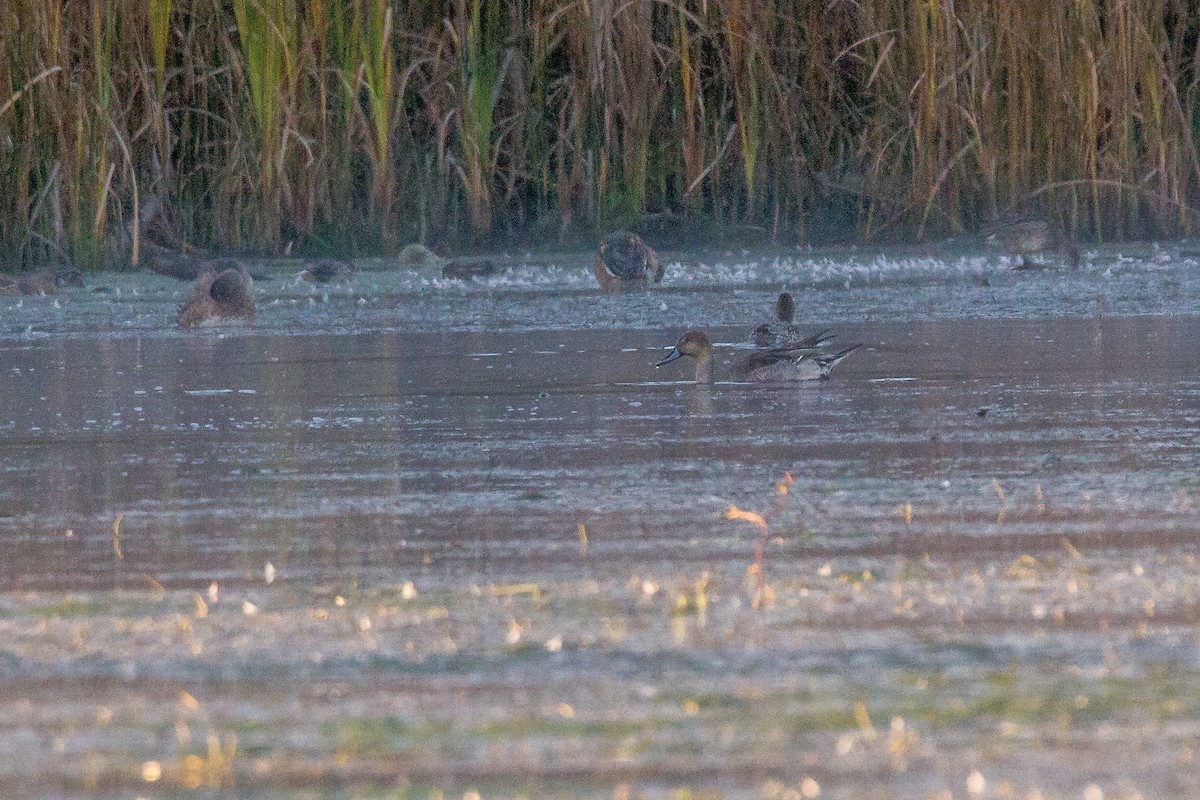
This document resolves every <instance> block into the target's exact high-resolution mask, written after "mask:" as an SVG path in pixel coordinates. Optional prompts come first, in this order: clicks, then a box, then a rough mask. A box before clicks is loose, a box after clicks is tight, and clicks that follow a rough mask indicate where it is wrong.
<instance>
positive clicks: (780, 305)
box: [775, 292, 796, 325]
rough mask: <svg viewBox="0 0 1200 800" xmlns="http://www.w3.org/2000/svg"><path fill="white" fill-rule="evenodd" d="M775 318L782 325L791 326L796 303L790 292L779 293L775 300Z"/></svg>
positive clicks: (794, 315) (794, 316)
mask: <svg viewBox="0 0 1200 800" xmlns="http://www.w3.org/2000/svg"><path fill="white" fill-rule="evenodd" d="M775 318H776V319H778V320H779V321H780V322H782V323H783V324H784V325H791V324H792V320H793V319H795V318H796V301H795V300H793V299H792V295H791V293H790V292H780V293H779V297H777V298H776V299H775Z"/></svg>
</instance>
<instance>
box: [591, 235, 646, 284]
mask: <svg viewBox="0 0 1200 800" xmlns="http://www.w3.org/2000/svg"><path fill="white" fill-rule="evenodd" d="M593 269H594V270H595V272H596V280H597V281H599V282H600V288H602V289H620V288H621V287H623V286H636V285H645V284H646V283H648V282H650V281H654V282H655V283H659V282H660V281H662V278H663V267H662V265H661V264H659V263H658V259H657V258H655V256H654V251H653V250H652V249H650V246H649V245H648V244H646V243H645V242H643V241H642V237H640V236H638V235H637V234H636V233H628V232H626V231H618V232H616V233H610V234H609V235H608V236H605V237H604V241H602V242H601V243H600V247H599V248H597V249H596V258H595V261H594V263H593Z"/></svg>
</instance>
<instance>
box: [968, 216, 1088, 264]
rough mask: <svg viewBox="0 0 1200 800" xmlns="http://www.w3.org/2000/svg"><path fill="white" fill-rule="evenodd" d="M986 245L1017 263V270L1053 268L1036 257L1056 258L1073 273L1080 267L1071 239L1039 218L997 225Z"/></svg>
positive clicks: (991, 231) (1020, 218) (1010, 221)
mask: <svg viewBox="0 0 1200 800" xmlns="http://www.w3.org/2000/svg"><path fill="white" fill-rule="evenodd" d="M987 243H988V244H989V245H991V246H993V247H996V248H998V249H1000V250H1002V251H1004V252H1005V253H1007V254H1008V255H1010V256H1012V257H1013V259H1014V260H1015V261H1016V266H1014V267H1013V269H1016V270H1035V269H1048V268H1049V267H1050V266H1051V265H1050V264H1047V263H1046V262H1043V261H1039V260H1038V259H1037V258H1036V256H1038V255H1045V254H1047V253H1050V254H1054V255H1057V256H1058V257H1059V258H1060V259H1062V260H1063V261H1065V262H1066V263H1068V264H1069V265H1070V266H1071V267H1072V268H1073V269H1077V268H1078V267H1079V265H1080V261H1081V258H1080V254H1079V248H1078V247H1076V245H1075V243H1074V242H1073V241H1071V239H1070V238H1069V237H1068V236H1066V235H1065V234H1063V233H1062V232H1060V231H1059V230H1058V229H1057V228H1056V227H1054V226H1052V225H1051V224H1050V223H1049V222H1047V221H1046V220H1044V219H1042V218H1040V217H1019V218H1016V219H1011V220H1005V221H1001V222H999V223H997V224H996V225H994V226H993V227H992V229H991V230H990V231H989V232H988V234H987Z"/></svg>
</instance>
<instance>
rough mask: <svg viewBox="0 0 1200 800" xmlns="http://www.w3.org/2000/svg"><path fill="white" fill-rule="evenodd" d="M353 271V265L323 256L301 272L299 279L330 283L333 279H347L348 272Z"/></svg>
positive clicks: (348, 276)
mask: <svg viewBox="0 0 1200 800" xmlns="http://www.w3.org/2000/svg"><path fill="white" fill-rule="evenodd" d="M353 271H354V267H353V266H351V265H350V264H347V263H346V262H345V261H338V260H336V259H332V258H323V259H321V260H320V261H315V262H313V263H312V264H310V265H309V266H308V269H305V270H304V271H303V272H301V273H300V279H301V280H305V281H308V282H309V283H332V282H333V281H345V280H349V279H350V273H352V272H353Z"/></svg>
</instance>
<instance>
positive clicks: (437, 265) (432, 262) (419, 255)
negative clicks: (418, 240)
mask: <svg viewBox="0 0 1200 800" xmlns="http://www.w3.org/2000/svg"><path fill="white" fill-rule="evenodd" d="M396 260H397V261H398V262H399V263H400V266H401V267H404V268H405V269H411V270H415V271H417V272H433V271H435V270H440V269H441V268H442V266H443V265H444V264H445V263H446V262H445V260H444V259H443V258H441V257H440V256H438V255H437V254H436V253H434V252H433V251H432V250H430V249H429V248H428V247H426V246H425V245H423V244H409V245H405V246H404V248H403V249H401V250H400V255H399V256H397V257H396Z"/></svg>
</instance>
